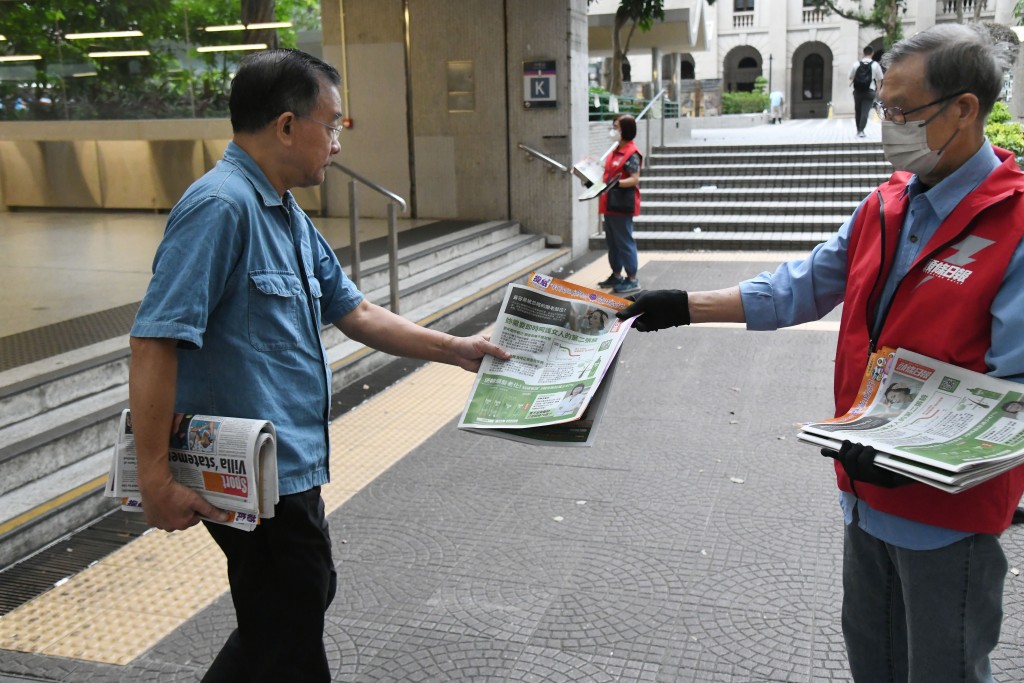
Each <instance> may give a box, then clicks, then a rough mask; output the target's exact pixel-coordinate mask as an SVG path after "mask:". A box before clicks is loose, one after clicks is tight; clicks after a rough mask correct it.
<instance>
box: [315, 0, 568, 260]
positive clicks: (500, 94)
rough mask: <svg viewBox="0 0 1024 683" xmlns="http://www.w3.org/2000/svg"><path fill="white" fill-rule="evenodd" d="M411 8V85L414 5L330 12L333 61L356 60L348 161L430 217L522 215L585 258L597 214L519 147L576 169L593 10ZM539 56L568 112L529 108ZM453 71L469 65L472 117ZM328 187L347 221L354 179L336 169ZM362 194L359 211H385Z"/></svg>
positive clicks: (556, 6) (564, 6)
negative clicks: (455, 98) (532, 64)
mask: <svg viewBox="0 0 1024 683" xmlns="http://www.w3.org/2000/svg"><path fill="white" fill-rule="evenodd" d="M408 7H409V38H410V40H409V54H410V60H409V65H410V68H409V72H408V78H406V61H405V19H404V16H403V8H404V3H403V2H402V0H344V2H341V0H325V1H324V3H323V5H322V12H323V15H324V55H325V57H326V58H327V59H328V60H329V61H331V62H332V63H333V64H335V65H338V64H340V63H341V58H342V55H343V54H344V55H346V56H347V59H346V63H347V72H348V79H349V80H348V85H349V95H350V105H351V110H350V111H349V112H348V115H349V116H351V117H352V119H353V122H354V127H353V128H352V130H351V131H346V132H345V133H344V134H343V135H342V151H341V153H340V154H339V161H340V162H341V163H343V164H345V165H347V166H349V167H351V168H352V169H353V170H355V171H358V172H359V173H361V174H363V175H365V176H367V177H369V178H371V179H372V180H374V181H376V182H378V183H380V184H382V185H384V186H386V187H388V188H389V189H391V190H393V191H395V192H397V193H398V194H400V195H402V196H403V197H406V198H408V199H409V200H410V203H411V205H412V206H411V210H413V211H415V213H416V215H417V216H418V217H421V218H428V217H429V218H463V219H469V218H483V219H500V218H510V217H511V218H515V219H516V220H519V221H520V222H521V223H522V224H523V225H524V227H525V228H526V229H527V230H528V231H530V232H534V233H538V234H550V235H556V236H558V237H560V238H561V239H562V241H563V243H565V244H573V245H574V246H575V248H576V249H583V248H585V245H586V227H585V225H584V223H583V222H582V221H585V213H586V212H585V211H582V210H580V209H579V208H578V207H576V206H575V197H574V196H573V190H574V189H575V188H574V187H573V186H572V179H571V178H570V177H568V176H564V174H558V175H556V176H552V175H551V174H548V173H547V172H546V170H545V169H543V168H542V167H541V166H539V165H536V164H532V165H531V164H528V162H527V161H526V159H525V156H524V155H523V153H522V152H521V151H520V150H518V149H517V147H516V145H517V144H518V143H520V142H522V143H524V144H527V145H529V146H531V147H534V148H536V149H539V150H541V151H544V152H545V153H547V154H549V155H550V156H552V157H554V158H556V159H558V160H559V161H561V162H562V163H566V164H571V163H572V162H573V161H574V160H577V159H579V158H581V157H582V156H584V154H585V151H584V150H585V149H586V144H587V142H586V141H587V118H588V106H587V94H586V83H587V74H586V65H587V51H586V47H587V46H586V30H587V23H586V0H558V1H556V2H553V1H552V0H517V1H516V2H510V3H500V2H493V1H492V2H483V1H481V0H443V1H442V0H409V3H408ZM342 9H343V10H344V16H343V17H342V18H341V19H343V23H344V27H345V31H344V35H343V34H342V32H341V28H340V26H341V23H342V20H339V19H338V18H337V17H339V16H340V14H341V11H342ZM540 59H547V60H554V61H555V62H556V64H557V67H556V68H557V80H556V86H557V88H558V106H556V107H554V108H551V109H526V108H524V106H523V93H522V88H523V85H522V84H523V62H525V61H532V60H540ZM452 63H462V64H461V65H462V66H466V65H467V64H468V65H469V68H470V69H471V73H472V77H471V82H472V86H473V87H472V93H473V97H472V100H473V102H472V108H471V110H470V111H450V110H449V109H450V107H449V65H450V64H452ZM461 80H463V82H465V79H461ZM574 84H575V85H574ZM410 104H411V109H410V106H409V105H410ZM461 108H463V109H465V108H466V107H465V106H464V105H463V106H462V107H461ZM410 111H411V115H409V112H410ZM410 130H411V138H410ZM410 139H411V140H412V145H410ZM328 182H329V184H328V187H327V188H326V190H325V191H326V193H327V203H328V208H329V212H330V213H331V214H332V215H346V214H347V190H346V188H345V186H344V183H345V179H344V178H343V177H342V174H340V173H335V172H332V173H331V174H330V178H329V181H328ZM360 192H361V194H360V197H365V198H364V199H362V200H361V206H360V211H361V213H363V214H364V215H371V216H372V215H376V216H380V215H383V212H384V209H385V204H384V202H382V201H378V200H376V199H375V198H373V197H372V196H371V195H370V194H369V193H364V192H362V191H360ZM577 213H578V214H580V215H581V216H583V218H582V219H580V218H578V217H577V216H576V214H577ZM574 226H577V227H576V228H574ZM577 233H578V234H577Z"/></svg>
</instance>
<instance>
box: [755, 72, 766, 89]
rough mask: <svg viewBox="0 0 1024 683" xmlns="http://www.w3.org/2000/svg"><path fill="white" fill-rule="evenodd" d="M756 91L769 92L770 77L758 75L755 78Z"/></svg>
mask: <svg viewBox="0 0 1024 683" xmlns="http://www.w3.org/2000/svg"><path fill="white" fill-rule="evenodd" d="M754 92H768V79H767V78H765V77H764V76H758V77H757V78H755V79H754Z"/></svg>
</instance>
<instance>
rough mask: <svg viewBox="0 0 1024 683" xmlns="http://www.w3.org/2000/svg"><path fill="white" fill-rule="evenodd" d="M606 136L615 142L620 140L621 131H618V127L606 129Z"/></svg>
mask: <svg viewBox="0 0 1024 683" xmlns="http://www.w3.org/2000/svg"><path fill="white" fill-rule="evenodd" d="M608 137H610V138H611V139H612V140H615V141H616V142H622V133H620V132H619V129H618V128H612V129H611V130H610V131H608Z"/></svg>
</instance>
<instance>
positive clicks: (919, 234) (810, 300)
mask: <svg viewBox="0 0 1024 683" xmlns="http://www.w3.org/2000/svg"><path fill="white" fill-rule="evenodd" d="M999 163H1000V162H999V158H998V157H996V155H995V152H993V151H992V146H991V145H990V144H989V143H988V142H987V141H986V142H985V143H984V144H982V146H981V148H980V149H979V150H978V151H977V153H975V154H974V156H972V157H971V158H970V159H968V160H967V161H966V162H965V163H964V164H963V165H962V166H960V168H958V169H957V170H956V171H954V172H953V173H951V174H950V175H949V176H947V177H946V178H944V179H943V180H942V181H941V182H940V183H939V184H938V185H936V186H935V187H932V188H931V189H928V190H927V191H926V188H924V187H923V186H922V185H921V183H920V181H919V180H918V178H917V176H914V177H913V178H912V179H911V181H910V183H909V184H908V186H907V190H906V192H905V194H904V196H905V197H907V198H908V199H909V201H910V207H909V210H908V211H907V216H906V218H905V219H904V223H903V229H902V230H901V231H900V241H899V244H898V246H897V252H896V258H895V263H894V264H893V268H892V270H891V271H890V273H889V278H888V279H887V280H886V283H885V289H884V290H883V298H884V299H885V300H888V299H889V298H891V297H892V295H893V292H894V291H895V289H896V285H897V284H898V283H899V280H900V279H902V278H903V276H905V275H906V274H907V272H908V271H909V269H910V266H911V265H912V264H913V262H914V260H915V259H916V258H917V256H918V254H919V253H920V251H921V249H923V248H924V246H925V245H926V244H927V243H928V240H929V239H931V237H932V235H934V234H935V231H936V230H938V228H939V226H940V225H941V224H942V222H943V221H944V220H946V218H947V217H948V216H949V214H950V213H952V212H953V209H955V208H956V206H957V205H958V204H959V203H960V202H961V201H962V200H963V199H964V197H966V196H967V195H968V194H970V193H971V192H973V191H974V190H975V188H977V187H978V186H979V185H980V184H981V183H982V182H983V181H984V180H985V178H987V177H988V176H989V174H990V173H992V171H994V170H995V169H996V168H998V166H999ZM862 206H863V203H862ZM859 211H860V207H858V208H857V211H856V212H854V214H853V216H851V217H850V219H849V220H847V221H846V223H844V224H843V226H842V227H841V228H840V229H839V232H837V233H836V234H835V235H833V236H832V238H831V239H829V240H828V241H827V242H824V243H822V244H819V245H818V246H817V247H815V248H814V250H813V251H812V252H811V254H810V256H808V257H807V258H805V259H801V260H798V261H791V262H789V263H784V264H782V265H781V266H779V268H778V269H777V270H776V271H775V272H774V273H767V272H766V273H761V274H760V275H758V276H757V277H754V278H751V279H750V280H747V281H745V282H742V283H740V293H741V296H742V298H743V310H744V313H745V316H746V319H747V328H748V329H752V330H774V329H777V328H779V327H787V326H789V325H797V324H800V323H803V322H808V321H810V320H818V319H819V318H821V317H822V316H824V315H825V314H826V313H828V312H829V311H831V310H832V309H833V308H835V307H836V306H837V305H838V304H839V303H841V302H842V300H843V295H844V292H845V290H846V263H847V255H846V252H847V245H848V243H849V239H850V231H851V230H852V228H853V225H854V223H855V222H856V218H857V213H859ZM878 308H879V310H884V304H883V305H879V307H878ZM1022 310H1024V243H1021V244H1019V245H1018V246H1017V250H1016V251H1015V252H1014V254H1013V257H1012V259H1011V261H1010V264H1009V266H1008V267H1007V269H1006V274H1005V276H1004V280H1003V284H1002V287H1001V288H1000V290H999V293H998V294H997V295H996V298H995V299H994V300H993V301H992V307H991V311H992V314H993V317H994V320H995V321H996V322H995V323H994V324H993V326H992V345H991V347H990V348H989V350H988V352H987V353H986V355H985V361H986V363H987V364H988V367H989V368H990V370H989V373H988V374H990V375H994V376H996V377H1002V378H1004V379H1009V380H1013V381H1015V382H1024V343H1022V342H1021V340H1022V339H1024V316H1021V315H1020V311H1022ZM840 505H841V506H842V508H843V512H844V517H845V519H846V523H847V524H849V523H850V522H851V520H852V517H853V507H854V506H855V505H856V507H857V513H858V518H859V524H860V527H861V528H862V529H864V531H866V532H867V533H869V534H871V535H872V536H874V537H875V538H878V539H881V540H882V541H885V542H886V543H891V544H892V545H896V546H900V547H902V548H908V549H911V550H931V549H935V548H941V547H944V546H946V545H949V544H951V543H955V542H956V541H958V540H960V539H962V538H964V537H965V536H969V535H970V534H966V533H964V532H961V531H955V530H953V529H944V528H942V527H937V526H934V525H930V524H922V523H920V522H915V521H913V520H909V519H905V518H902V517H897V516H895V515H890V514H887V513H884V512H880V511H878V510H873V509H872V508H871V507H870V506H868V504H867V503H865V502H864V501H862V500H858V499H857V498H855V497H854V496H853V494H849V493H844V492H840Z"/></svg>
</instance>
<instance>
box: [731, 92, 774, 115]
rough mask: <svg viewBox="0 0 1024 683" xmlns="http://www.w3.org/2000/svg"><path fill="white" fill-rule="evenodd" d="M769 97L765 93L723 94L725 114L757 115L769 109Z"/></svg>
mask: <svg viewBox="0 0 1024 683" xmlns="http://www.w3.org/2000/svg"><path fill="white" fill-rule="evenodd" d="M768 105H769V99H768V95H766V94H764V93H763V92H724V93H722V113H723V114H756V113H759V112H763V111H765V110H766V109H768Z"/></svg>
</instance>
